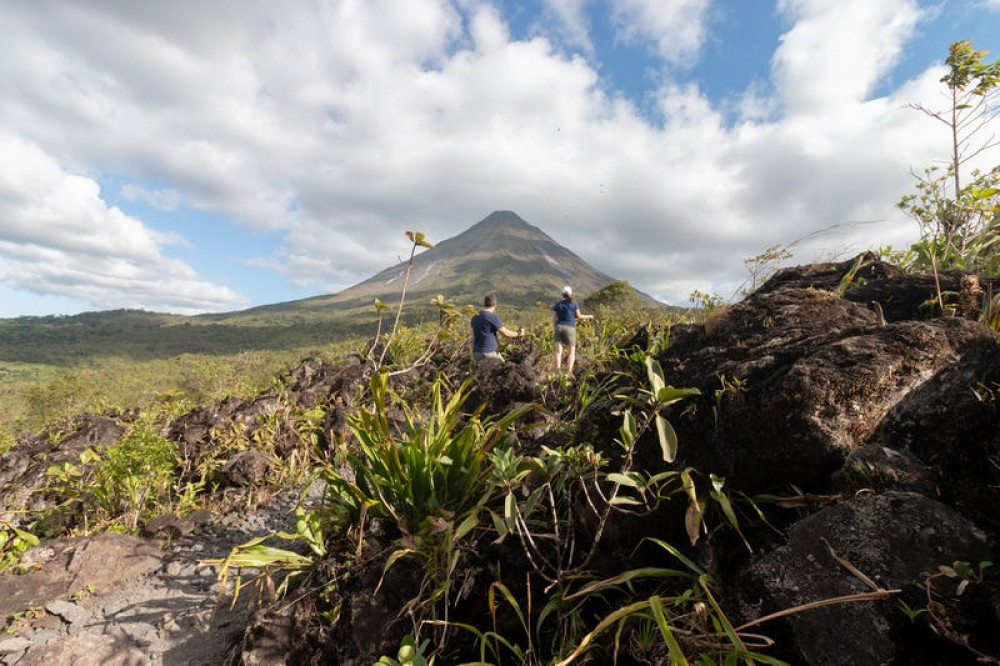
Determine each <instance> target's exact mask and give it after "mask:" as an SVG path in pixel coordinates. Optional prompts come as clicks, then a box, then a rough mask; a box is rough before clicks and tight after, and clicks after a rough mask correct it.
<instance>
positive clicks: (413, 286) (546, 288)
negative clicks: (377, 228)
mask: <svg viewBox="0 0 1000 666" xmlns="http://www.w3.org/2000/svg"><path fill="white" fill-rule="evenodd" d="M431 240H432V241H433V239H431ZM405 274H406V262H401V263H399V264H397V265H395V266H392V267H390V268H386V269H385V270H383V271H381V272H379V273H377V274H376V275H374V276H372V277H370V278H368V279H367V280H364V281H363V282H360V283H358V284H356V285H354V286H353V287H349V288H348V289H345V290H344V291H341V292H339V293H337V294H333V295H329V296H317V297H314V298H309V299H305V300H301V301H292V302H289V303H283V304H280V305H278V306H264V307H262V308H254V309H253V310H247V311H244V314H246V313H250V312H256V313H260V314H263V313H264V312H271V313H276V312H277V311H278V310H279V309H280V310H284V311H286V312H287V311H288V310H290V309H296V310H299V311H300V312H302V311H309V310H315V309H325V310H336V311H350V310H356V309H358V308H370V307H371V305H372V303H373V302H374V300H375V299H376V298H378V299H379V300H381V301H382V302H384V303H387V304H394V303H397V302H398V301H399V296H400V293H401V290H402V286H403V283H404V279H405ZM611 282H614V278H613V277H611V276H610V275H607V274H606V273H603V272H601V271H599V270H597V269H596V268H594V267H593V266H591V265H590V264H588V263H587V262H586V261H584V260H583V259H581V258H580V257H579V256H577V255H576V254H574V253H573V252H571V251H570V250H568V249H566V248H565V247H563V246H562V245H560V244H559V243H557V242H556V241H554V240H553V239H552V238H551V237H550V236H548V235H547V234H546V233H545V232H543V231H542V230H541V229H539V228H538V227H536V226H534V225H531V224H528V223H527V222H525V221H524V220H523V219H521V218H520V217H519V216H518V215H517V214H516V213H513V212H511V211H495V212H493V213H491V214H490V215H488V216H487V217H486V218H485V219H483V220H481V221H480V222H478V223H476V224H474V225H473V226H472V227H470V228H469V229H467V230H465V231H463V232H462V233H460V234H458V235H457V236H453V237H452V238H448V239H446V240H443V241H441V242H440V243H437V244H436V245H435V246H434V247H433V248H430V249H428V250H424V251H422V252H418V254H417V255H416V256H415V257H414V259H413V266H412V269H411V273H410V280H409V285H408V288H407V296H406V299H407V302H408V303H411V304H413V305H417V304H420V303H426V302H427V301H428V300H429V299H431V298H434V297H435V296H437V295H438V294H442V295H444V297H445V298H447V299H448V300H451V301H452V302H454V303H455V304H456V305H459V306H462V305H466V304H474V305H477V304H479V303H481V302H482V299H483V296H485V295H486V294H488V293H490V292H496V293H497V295H498V297H499V299H500V302H501V303H502V304H505V305H507V306H511V307H519V308H523V307H531V306H533V305H534V304H535V303H537V302H539V301H541V302H543V303H548V302H549V301H553V302H554V301H556V300H558V298H559V294H560V291H561V289H562V287H563V285H567V284H568V285H571V286H572V287H573V290H574V292H575V294H576V295H577V296H578V297H583V296H586V295H587V294H588V293H591V292H593V291H596V290H598V289H601V288H602V287H605V286H607V285H608V284H610V283H611ZM641 297H642V299H643V300H644V301H645V302H646V303H647V304H649V305H658V303H657V302H656V301H655V300H653V299H652V298H650V297H648V296H646V295H644V294H641ZM233 314H239V313H233Z"/></svg>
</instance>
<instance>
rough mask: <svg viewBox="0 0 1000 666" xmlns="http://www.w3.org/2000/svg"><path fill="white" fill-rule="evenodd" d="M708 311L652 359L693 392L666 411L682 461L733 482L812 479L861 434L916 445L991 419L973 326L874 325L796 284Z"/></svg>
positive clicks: (945, 322) (848, 305) (803, 482)
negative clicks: (706, 321) (697, 395)
mask: <svg viewBox="0 0 1000 666" xmlns="http://www.w3.org/2000/svg"><path fill="white" fill-rule="evenodd" d="M718 319H719V320H718V321H716V322H714V324H713V325H712V326H710V327H706V328H708V329H710V331H709V333H706V332H705V331H704V330H698V329H696V328H694V327H689V328H687V329H682V330H680V331H678V333H677V334H676V335H675V336H674V337H673V339H672V342H673V344H672V345H671V347H670V348H669V349H668V350H667V351H666V352H665V353H664V354H663V355H661V357H660V362H661V364H662V365H663V367H664V372H665V374H666V379H667V383H669V384H673V385H674V386H694V387H698V388H700V389H701V390H702V393H703V398H702V400H701V402H700V403H698V404H697V409H695V410H692V409H690V408H689V407H688V406H687V405H681V407H682V408H684V409H685V411H683V413H682V411H681V409H678V410H676V411H675V413H674V415H673V418H672V421H673V423H674V426H675V427H676V428H677V431H678V435H679V437H680V440H681V455H682V456H683V457H684V460H685V461H686V462H689V463H691V464H694V465H695V466H696V467H698V468H699V469H702V470H703V471H704V470H710V471H715V472H716V473H720V474H722V475H724V476H726V477H727V478H729V479H730V480H731V482H732V483H733V484H734V485H735V486H736V487H739V488H741V489H744V490H750V491H756V490H762V489H766V488H772V487H775V486H782V485H784V484H789V483H794V484H796V485H797V486H799V487H803V486H805V487H816V486H817V485H821V484H822V482H823V481H824V480H825V479H827V478H828V477H829V475H830V474H832V473H833V472H834V471H836V470H837V469H839V468H840V467H841V465H842V464H843V462H844V460H845V458H846V457H847V455H848V454H850V452H851V451H852V450H853V449H855V448H857V447H860V446H863V445H864V444H866V443H868V441H869V440H871V439H875V440H877V441H878V442H879V443H882V444H883V445H886V446H890V447H892V446H908V445H913V446H914V447H915V449H916V448H918V444H919V443H920V442H921V441H928V443H930V440H935V439H937V440H938V441H939V438H940V437H941V436H942V433H946V432H955V433H956V435H957V436H958V437H960V438H967V437H969V436H970V435H971V434H972V433H973V432H982V431H983V429H984V428H985V427H987V426H988V424H989V423H990V422H991V421H992V419H993V416H992V415H991V414H990V413H989V410H988V409H987V408H986V407H985V406H984V405H983V404H982V403H981V402H980V401H977V400H975V399H974V398H973V396H972V394H971V393H969V389H970V387H972V386H973V385H974V384H975V383H976V382H977V381H978V379H977V378H982V377H983V376H984V374H985V373H986V372H987V370H988V369H989V368H990V367H991V364H993V363H995V359H996V357H997V346H996V342H995V340H994V336H993V334H992V332H991V331H989V330H988V329H986V328H985V327H984V326H983V325H982V324H979V323H977V322H973V321H969V320H966V319H957V318H956V319H934V320H929V321H906V322H898V323H893V324H884V323H883V322H882V321H881V319H880V317H879V316H878V313H876V312H874V311H872V310H870V309H868V308H867V307H865V306H862V305H859V304H857V303H853V302H851V301H847V300H845V299H842V298H837V297H835V296H833V295H831V294H830V293H828V292H825V291H820V290H810V289H800V288H781V289H776V290H774V291H770V292H767V293H764V294H759V295H757V294H755V295H753V296H751V297H749V298H747V299H746V300H745V301H743V302H742V303H739V304H737V305H735V306H733V307H732V308H730V309H729V310H728V311H726V312H724V313H722V314H721V316H719V318H718ZM963 396H964V397H963ZM901 429H902V430H905V431H906V432H907V435H906V437H905V438H903V439H900V437H898V436H897V433H898V432H900V430H901ZM918 455H919V451H918Z"/></svg>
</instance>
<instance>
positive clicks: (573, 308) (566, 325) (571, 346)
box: [552, 286, 594, 379]
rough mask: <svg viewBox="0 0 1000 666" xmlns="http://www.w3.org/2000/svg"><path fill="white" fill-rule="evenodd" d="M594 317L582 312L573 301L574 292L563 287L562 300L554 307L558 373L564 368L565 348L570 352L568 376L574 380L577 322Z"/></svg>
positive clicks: (567, 364)
mask: <svg viewBox="0 0 1000 666" xmlns="http://www.w3.org/2000/svg"><path fill="white" fill-rule="evenodd" d="M593 318H594V315H585V314H583V313H582V312H580V305H579V304H578V303H577V302H576V301H574V300H573V290H572V289H571V288H570V287H569V286H566V287H563V290H562V300H561V301H559V302H558V303H556V304H555V305H553V306H552V324H553V325H554V326H555V343H556V372H558V371H559V369H560V368H561V367H562V355H563V346H564V345H565V346H566V348H567V349H568V350H569V353H568V354H567V356H566V374H568V375H569V378H570V379H573V364H574V363H576V320H577V319H581V320H584V319H593Z"/></svg>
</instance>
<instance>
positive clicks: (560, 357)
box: [556, 342, 563, 372]
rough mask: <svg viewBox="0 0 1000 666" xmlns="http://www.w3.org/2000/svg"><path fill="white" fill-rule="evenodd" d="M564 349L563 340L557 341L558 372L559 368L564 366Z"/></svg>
mask: <svg viewBox="0 0 1000 666" xmlns="http://www.w3.org/2000/svg"><path fill="white" fill-rule="evenodd" d="M562 349H563V346H562V343H561V342H557V343H556V372H558V371H559V368H561V367H562Z"/></svg>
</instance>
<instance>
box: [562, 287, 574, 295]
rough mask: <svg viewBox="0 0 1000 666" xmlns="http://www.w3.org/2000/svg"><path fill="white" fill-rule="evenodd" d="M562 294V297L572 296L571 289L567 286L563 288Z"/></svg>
mask: <svg viewBox="0 0 1000 666" xmlns="http://www.w3.org/2000/svg"><path fill="white" fill-rule="evenodd" d="M562 293H563V296H572V295H573V288H572V287H570V286H569V285H566V286H565V287H563V290H562Z"/></svg>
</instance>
